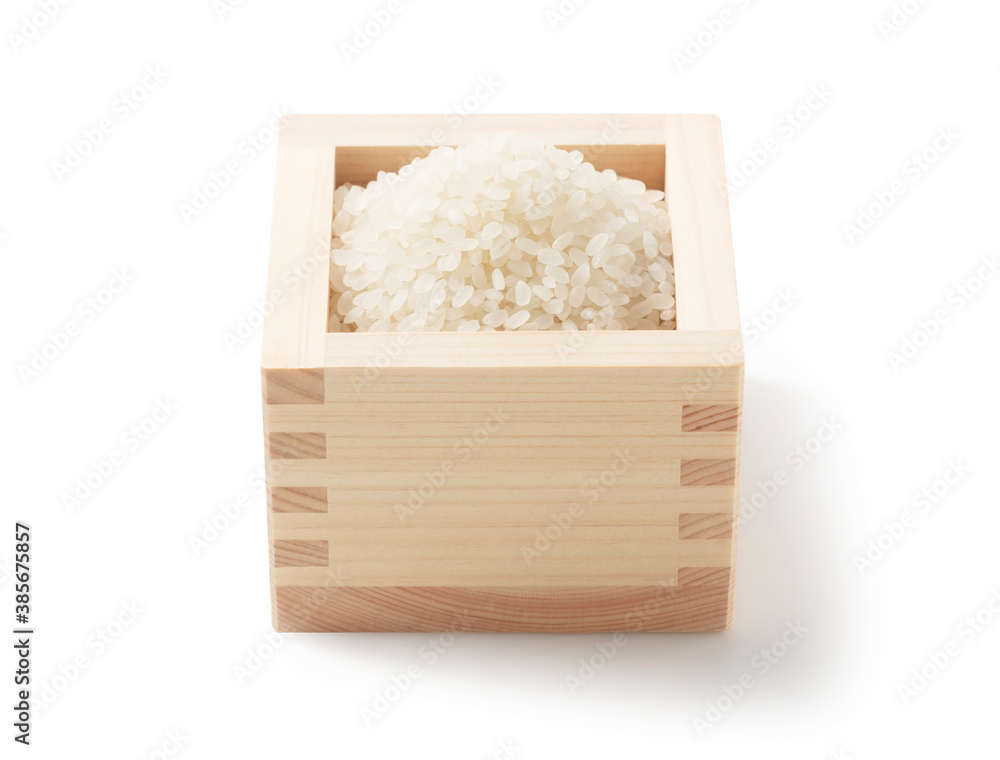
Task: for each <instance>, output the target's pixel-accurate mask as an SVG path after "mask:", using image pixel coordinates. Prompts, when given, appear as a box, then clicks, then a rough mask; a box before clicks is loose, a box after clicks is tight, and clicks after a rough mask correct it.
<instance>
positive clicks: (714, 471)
mask: <svg viewBox="0 0 1000 760" xmlns="http://www.w3.org/2000/svg"><path fill="white" fill-rule="evenodd" d="M681 485H682V486H732V485H736V460H735V459H683V460H681Z"/></svg>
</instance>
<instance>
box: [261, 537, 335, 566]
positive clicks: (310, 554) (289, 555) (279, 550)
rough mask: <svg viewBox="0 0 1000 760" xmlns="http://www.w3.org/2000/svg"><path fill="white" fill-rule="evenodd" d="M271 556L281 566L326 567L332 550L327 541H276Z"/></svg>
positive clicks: (275, 564) (276, 564) (275, 563)
mask: <svg viewBox="0 0 1000 760" xmlns="http://www.w3.org/2000/svg"><path fill="white" fill-rule="evenodd" d="M271 556H272V557H273V558H274V566H275V567H276V568H279V567H326V566H327V565H328V564H329V562H330V550H329V546H328V544H327V542H326V541H274V545H273V550H272V552H271Z"/></svg>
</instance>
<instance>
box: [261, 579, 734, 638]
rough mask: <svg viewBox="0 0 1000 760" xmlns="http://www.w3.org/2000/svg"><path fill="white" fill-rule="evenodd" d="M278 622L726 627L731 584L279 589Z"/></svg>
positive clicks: (288, 626) (394, 627)
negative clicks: (666, 586)
mask: <svg viewBox="0 0 1000 760" xmlns="http://www.w3.org/2000/svg"><path fill="white" fill-rule="evenodd" d="M276 594H277V602H276V609H275V619H274V624H275V628H276V629H277V630H278V631H281V632H294V631H372V632H384V631H428V632H430V631H464V632H485V631H499V632H535V633H584V632H594V631H724V630H726V629H728V628H729V627H730V625H731V621H732V613H731V608H730V599H729V587H728V585H727V584H720V585H713V586H690V587H686V588H671V587H668V588H664V587H661V586H648V587H642V588H629V587H618V586H616V587H610V588H588V589H573V588H558V589H534V590H524V589H506V588H498V587H486V588H448V587H442V586H433V587H419V586H408V587H388V588H338V587H327V588H315V587H308V586H305V587H302V586H299V587H295V586H292V587H289V586H286V587H281V588H278V589H277V592H276Z"/></svg>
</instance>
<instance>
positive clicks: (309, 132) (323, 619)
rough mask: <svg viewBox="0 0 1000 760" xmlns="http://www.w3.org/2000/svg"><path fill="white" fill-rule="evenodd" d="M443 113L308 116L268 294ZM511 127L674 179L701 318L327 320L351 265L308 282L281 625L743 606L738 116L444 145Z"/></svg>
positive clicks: (286, 193)
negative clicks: (339, 205) (572, 324)
mask: <svg viewBox="0 0 1000 760" xmlns="http://www.w3.org/2000/svg"><path fill="white" fill-rule="evenodd" d="M609 123H611V124H615V125H616V127H615V128H616V129H619V133H618V134H617V135H616V139H615V140H614V141H613V142H612V144H604V143H602V142H601V140H602V137H601V135H602V130H603V131H604V133H605V134H606V131H607V129H608V124H609ZM622 125H625V126H624V127H623V126H622ZM438 126H440V118H439V117H389V116H377V117H364V116H354V117H339V116H301V117H294V118H291V119H289V120H288V122H287V125H286V127H285V128H284V130H283V132H282V137H281V142H280V146H281V147H280V148H279V158H278V181H277V189H276V194H277V197H276V199H275V221H274V225H275V226H274V234H273V238H272V259H271V267H270V273H269V290H273V289H279V290H280V289H281V288H282V286H283V283H285V282H286V279H287V276H286V274H285V273H286V272H287V271H289V269H290V268H291V269H293V270H294V269H295V267H296V265H297V264H299V263H301V262H302V261H303V260H305V259H308V258H309V257H315V255H316V249H317V246H316V243H317V238H319V239H320V240H321V241H322V240H324V238H323V237H322V232H323V230H325V234H326V238H325V241H326V243H325V244H326V245H327V246H328V244H329V235H330V222H331V219H332V190H333V188H334V186H335V185H336V184H340V183H341V182H343V181H345V178H348V179H350V180H351V181H366V180H368V179H371V178H372V177H373V176H374V173H375V172H377V171H378V170H379V169H385V170H394V169H397V168H399V166H401V165H402V164H403V163H406V162H407V161H409V160H410V158H411V157H412V155H414V153H413V151H416V150H421V149H422V148H421V146H425V145H427V144H428V143H427V137H428V135H429V134H430V133H431V131H432V130H435V129H437V128H438ZM512 127H516V128H518V129H522V130H528V131H534V132H536V133H537V134H539V135H540V136H542V137H543V139H545V140H546V141H547V142H551V143H553V144H558V145H563V146H580V149H581V150H582V151H583V152H584V154H585V156H587V157H588V158H592V159H593V160H594V161H595V162H598V165H599V166H600V167H601V168H605V167H611V168H615V169H616V170H617V171H619V172H620V173H621V174H623V175H624V176H633V177H637V178H639V179H643V180H644V181H647V183H648V184H650V186H653V187H655V186H657V183H660V186H663V187H664V189H665V190H666V193H667V197H668V204H669V205H670V212H671V218H672V222H673V227H674V241H675V243H674V244H675V264H676V268H677V277H678V309H679V312H678V327H679V329H677V330H661V331H648V332H614V333H612V332H604V333H587V334H583V335H577V336H572V335H568V334H566V333H558V332H536V333H515V332H510V333H503V332H499V333H486V334H473V335H468V334H464V335H463V334H454V333H452V334H409V335H400V334H391V333H388V334H387V333H383V334H365V333H331V334H328V333H326V332H325V316H326V308H327V299H328V287H327V284H326V278H328V274H329V272H328V266H329V265H328V262H327V263H326V264H325V265H324V266H319V267H313V268H312V271H311V273H309V274H307V275H306V276H304V277H302V278H301V282H300V284H299V286H298V287H296V288H295V289H293V290H292V289H289V288H288V286H287V284H285V285H284V287H285V291H287V293H286V298H285V299H284V306H283V308H282V309H278V310H275V311H273V312H272V313H271V314H270V315H269V316H268V317H267V324H266V326H265V341H264V344H265V345H264V354H263V359H262V369H263V371H262V381H263V398H264V428H265V452H266V454H267V479H268V505H269V509H268V530H269V535H270V556H271V584H272V606H273V615H274V624H275V627H276V628H277V629H278V630H281V631H362V630H370V631H391V630H420V631H434V630H480V631H493V630H495V631H611V630H661V631H666V630H678V631H680V630H683V631H696V630H704V631H708V630H724V629H726V628H727V627H729V626H730V625H731V623H732V602H733V587H734V584H733V579H734V568H735V552H736V543H735V538H736V536H735V515H736V505H737V483H738V475H739V450H740V437H741V430H740V424H739V422H740V415H741V411H742V399H743V353H742V338H741V334H740V330H739V317H738V307H737V304H736V292H735V278H734V276H733V266H732V247H731V243H730V242H729V221H728V210H727V207H726V203H725V198H724V196H721V195H719V194H718V189H717V187H716V183H717V182H719V181H720V180H722V179H723V175H722V167H723V162H722V156H721V149H720V138H719V130H718V122H717V120H716V119H715V118H714V117H706V116H623V117H605V116H560V117H544V116H532V117H520V116H517V117H510V116H506V117H501V116H471V117H469V118H468V119H467V120H466V121H465V122H464V123H463V125H462V128H461V129H458V130H451V131H449V132H448V133H447V134H446V135H445V136H444V138H443V139H442V142H443V143H444V144H456V145H457V144H463V143H465V142H468V141H471V140H472V139H474V138H475V136H476V135H477V134H480V133H487V134H489V133H491V132H495V131H498V130H501V129H509V128H512ZM400 146H403V147H400ZM406 146H410V147H406ZM709 190H711V191H712V192H714V193H716V195H715V196H714V197H713V196H712V195H710V193H709ZM320 248H322V243H321V245H320ZM327 252H328V249H327ZM317 272H318V273H317ZM283 292H284V291H283Z"/></svg>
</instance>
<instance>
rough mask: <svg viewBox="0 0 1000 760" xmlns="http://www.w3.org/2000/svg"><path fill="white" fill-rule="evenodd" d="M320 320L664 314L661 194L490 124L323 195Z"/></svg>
mask: <svg viewBox="0 0 1000 760" xmlns="http://www.w3.org/2000/svg"><path fill="white" fill-rule="evenodd" d="M334 208H335V212H336V216H335V218H334V221H333V234H334V241H333V262H332V266H331V274H330V280H331V282H330V285H331V289H332V291H333V292H332V296H331V304H332V308H331V314H330V320H329V329H330V331H332V332H337V331H341V330H356V331H369V332H374V331H400V332H412V331H434V332H437V331H455V330H457V331H463V332H464V331H479V332H484V331H485V332H492V331H495V330H552V329H556V330H559V329H561V330H655V329H673V328H674V327H675V326H676V321H675V320H676V310H675V304H674V270H673V260H672V254H673V247H672V244H671V241H670V219H669V217H668V216H667V211H666V205H665V203H664V200H663V193H662V192H661V191H659V190H647V189H646V186H645V185H644V184H643V183H642V182H639V181H638V180H634V179H627V178H625V177H619V176H617V175H616V174H615V172H613V171H611V170H605V171H603V172H600V171H597V169H595V168H594V166H593V164H590V163H587V162H585V161H584V160H583V155H582V154H581V153H580V152H579V151H565V150H560V149H558V148H555V147H553V146H551V145H546V144H544V143H542V142H539V141H537V140H534V139H532V138H530V137H528V136H526V135H521V134H516V133H501V134H498V135H496V136H495V137H493V138H492V139H487V138H486V137H480V138H479V139H477V140H476V141H475V142H474V143H472V144H470V145H465V146H462V147H459V148H447V147H442V148H436V149H435V150H433V151H431V152H430V153H429V154H428V155H427V157H426V158H418V159H415V160H414V161H413V162H412V163H411V164H409V165H408V166H405V167H403V168H402V169H400V171H399V172H398V173H386V172H380V173H379V175H378V178H377V179H376V180H374V181H373V182H370V183H369V184H368V186H367V187H361V186H357V185H356V186H352V185H342V186H341V187H338V188H337V189H336V191H335V193H334Z"/></svg>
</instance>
